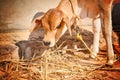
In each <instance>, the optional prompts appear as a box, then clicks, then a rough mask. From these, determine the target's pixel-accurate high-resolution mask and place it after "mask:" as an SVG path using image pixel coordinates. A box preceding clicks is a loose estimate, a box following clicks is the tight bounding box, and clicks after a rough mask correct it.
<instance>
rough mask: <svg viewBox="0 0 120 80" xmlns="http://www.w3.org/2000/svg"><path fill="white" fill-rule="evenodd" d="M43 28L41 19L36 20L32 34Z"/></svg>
mask: <svg viewBox="0 0 120 80" xmlns="http://www.w3.org/2000/svg"><path fill="white" fill-rule="evenodd" d="M41 28H42V25H41V19H36V20H35V21H34V22H33V23H32V25H31V28H30V32H33V31H35V30H40V29H41Z"/></svg>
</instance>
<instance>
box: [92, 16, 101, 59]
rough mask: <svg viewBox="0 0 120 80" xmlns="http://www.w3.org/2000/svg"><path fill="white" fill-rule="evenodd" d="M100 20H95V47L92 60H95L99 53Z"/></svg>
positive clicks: (93, 47)
mask: <svg viewBox="0 0 120 80" xmlns="http://www.w3.org/2000/svg"><path fill="white" fill-rule="evenodd" d="M100 29H101V24H100V18H96V19H94V20H93V32H94V38H93V45H92V46H91V48H92V53H91V54H90V57H91V58H95V57H96V56H97V53H98V52H99V39H100Z"/></svg>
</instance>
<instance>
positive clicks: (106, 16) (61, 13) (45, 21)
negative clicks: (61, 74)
mask: <svg viewBox="0 0 120 80" xmlns="http://www.w3.org/2000/svg"><path fill="white" fill-rule="evenodd" d="M112 2H113V0H61V1H60V3H59V5H58V6H57V7H56V8H54V9H50V10H49V11H47V12H46V13H45V15H44V16H43V17H42V18H41V19H38V20H36V24H37V26H34V28H33V30H32V31H34V30H38V29H40V28H41V27H43V28H44V29H45V35H44V39H43V40H44V42H45V43H46V42H47V45H48V46H50V47H52V46H54V45H55V43H56V42H57V41H58V40H59V38H60V37H61V36H62V35H63V34H64V33H65V31H66V30H64V29H65V27H67V29H68V31H69V33H70V34H71V27H70V26H72V25H73V24H74V23H76V24H78V22H77V19H84V18H87V17H88V18H92V20H93V21H92V22H93V31H94V39H93V46H92V51H93V53H91V57H92V58H94V57H95V56H96V55H97V53H98V51H99V49H98V46H99V35H100V27H102V31H103V33H104V36H105V39H106V42H107V52H108V61H107V63H108V64H109V65H112V64H113V59H114V53H113V47H112V39H111V34H112V24H111V23H112V21H111V8H112ZM100 23H101V24H100ZM38 24H39V25H38ZM100 25H101V26H100Z"/></svg>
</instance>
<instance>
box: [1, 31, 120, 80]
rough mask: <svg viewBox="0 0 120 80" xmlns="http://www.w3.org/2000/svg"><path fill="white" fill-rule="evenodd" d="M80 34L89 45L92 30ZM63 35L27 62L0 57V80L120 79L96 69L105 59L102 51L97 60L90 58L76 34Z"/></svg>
mask: <svg viewBox="0 0 120 80" xmlns="http://www.w3.org/2000/svg"><path fill="white" fill-rule="evenodd" d="M81 34H82V35H84V36H83V38H85V41H86V43H87V44H88V46H90V45H91V43H92V36H93V35H92V33H90V32H86V33H84V34H83V33H81ZM66 35H67V36H66ZM66 35H65V36H63V38H61V39H60V41H59V42H58V43H57V45H56V46H55V48H54V49H45V50H44V52H43V53H42V54H41V55H38V56H36V57H34V56H33V58H32V59H31V60H29V61H25V60H23V59H21V60H20V61H18V60H15V59H10V58H7V59H5V60H2V61H1V62H0V80H97V79H99V80H108V79H119V77H118V76H117V77H113V76H109V75H108V73H109V72H106V71H104V72H99V70H98V69H99V68H100V67H101V66H102V65H103V64H104V63H105V62H106V54H103V53H102V54H101V55H98V58H99V59H96V60H91V59H89V51H88V50H86V48H85V47H84V45H83V44H82V43H81V42H80V41H77V40H76V39H75V36H73V37H72V38H71V37H70V36H69V34H68V33H66ZM86 36H87V38H86ZM66 40H67V41H66ZM66 46H67V48H66ZM75 46H79V47H77V48H76V47H75ZM119 74H120V73H119Z"/></svg>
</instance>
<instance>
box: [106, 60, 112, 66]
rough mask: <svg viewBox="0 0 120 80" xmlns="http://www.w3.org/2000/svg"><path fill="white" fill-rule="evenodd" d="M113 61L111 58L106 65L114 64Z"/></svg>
mask: <svg viewBox="0 0 120 80" xmlns="http://www.w3.org/2000/svg"><path fill="white" fill-rule="evenodd" d="M113 63H114V61H113V60H109V61H108V62H107V63H106V65H107V66H113Z"/></svg>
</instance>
